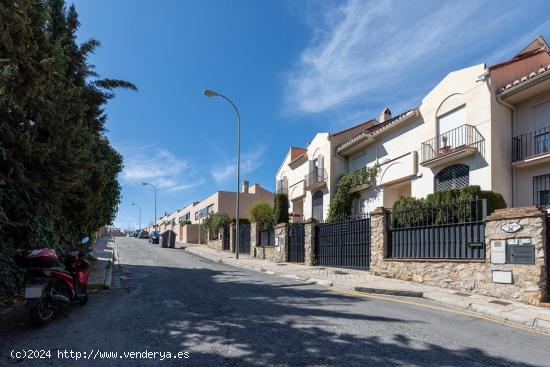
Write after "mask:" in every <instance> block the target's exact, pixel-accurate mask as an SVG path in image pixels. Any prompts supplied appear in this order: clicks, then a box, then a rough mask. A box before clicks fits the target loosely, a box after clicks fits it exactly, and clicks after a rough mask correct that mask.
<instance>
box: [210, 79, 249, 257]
mask: <svg viewBox="0 0 550 367" xmlns="http://www.w3.org/2000/svg"><path fill="white" fill-rule="evenodd" d="M203 94H204V95H205V96H206V97H222V98H223V99H225V100H226V101H227V102H229V104H231V106H233V108H234V109H235V112H236V113H237V207H236V209H235V211H236V214H235V232H236V236H235V237H236V240H235V242H236V243H235V259H238V258H239V237H240V236H239V192H240V191H241V115H240V114H239V110H238V109H237V106H235V103H233V101H232V100H230V99H229V98H228V97H226V96H224V95H223V94H220V93H218V92H214V91H213V90H210V89H205V90H204V91H203Z"/></svg>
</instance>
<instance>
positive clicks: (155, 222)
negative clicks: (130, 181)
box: [142, 182, 157, 229]
mask: <svg viewBox="0 0 550 367" xmlns="http://www.w3.org/2000/svg"><path fill="white" fill-rule="evenodd" d="M142 185H143V186H152V187H153V189H155V218H154V220H153V228H154V229H157V187H156V186H155V185H153V184H151V183H148V182H143V183H142Z"/></svg>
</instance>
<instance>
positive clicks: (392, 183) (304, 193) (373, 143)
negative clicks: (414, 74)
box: [276, 36, 550, 221]
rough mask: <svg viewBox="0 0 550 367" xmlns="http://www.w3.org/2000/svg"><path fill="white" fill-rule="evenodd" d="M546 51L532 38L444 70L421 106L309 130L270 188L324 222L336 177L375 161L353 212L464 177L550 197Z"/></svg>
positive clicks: (513, 198)
mask: <svg viewBox="0 0 550 367" xmlns="http://www.w3.org/2000/svg"><path fill="white" fill-rule="evenodd" d="M549 51H550V49H549V47H548V44H547V43H546V42H545V40H544V38H543V37H542V36H541V37H538V38H537V39H535V40H534V41H533V42H531V43H530V44H529V45H528V46H527V47H526V48H525V49H523V50H521V51H520V52H519V53H518V54H517V55H515V56H514V57H512V58H511V59H509V60H506V61H505V62H502V63H499V64H496V65H492V66H486V65H485V64H479V65H474V66H470V67H467V68H464V69H461V70H456V71H453V72H451V73H449V74H448V75H447V76H446V77H445V78H444V79H443V80H441V81H440V82H439V83H438V84H437V85H436V86H435V87H434V88H433V89H432V90H431V91H430V92H429V93H428V94H427V95H426V96H424V98H423V99H422V103H421V104H420V106H416V107H413V108H411V109H410V110H407V111H404V112H402V113H399V114H398V115H393V114H392V112H391V111H390V109H389V108H385V109H384V110H383V111H382V112H381V114H380V116H379V118H378V119H370V120H368V121H365V122H362V123H360V124H358V125H356V126H353V127H350V128H348V129H346V130H343V131H339V132H336V133H328V132H321V133H318V134H316V135H315V137H314V138H313V139H312V140H311V142H310V143H309V144H308V145H307V146H306V147H292V148H290V149H289V150H288V153H287V154H286V156H285V158H284V160H283V162H282V164H281V166H280V168H279V170H278V171H277V174H276V191H277V192H284V193H287V194H288V196H289V199H290V212H291V216H292V217H293V218H303V219H308V218H315V219H317V220H318V221H323V220H325V219H326V218H327V214H328V210H329V204H330V200H331V198H332V197H333V195H334V193H335V189H336V184H337V182H338V180H339V179H340V178H341V177H342V176H344V175H346V174H347V173H350V172H353V171H355V170H357V169H360V168H362V167H368V166H373V165H378V166H379V167H380V170H379V174H378V177H377V178H376V182H375V184H374V185H364V186H363V187H359V188H356V192H357V195H355V196H356V197H357V198H356V199H355V200H354V203H353V211H354V214H362V213H369V212H371V211H373V210H374V209H375V208H377V207H380V206H384V207H391V206H392V205H393V203H394V202H395V201H396V200H397V199H399V198H400V197H403V196H413V197H425V196H426V195H428V194H430V193H433V192H435V191H439V190H446V189H450V188H460V187H463V186H467V185H479V186H480V187H481V188H482V189H483V190H492V191H494V192H498V193H501V194H502V195H503V197H504V199H505V201H506V203H507V204H508V206H511V207H517V206H525V205H533V204H534V205H539V206H544V205H548V204H550V164H549V163H550V54H549ZM404 87H405V86H404Z"/></svg>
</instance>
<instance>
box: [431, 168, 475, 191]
mask: <svg viewBox="0 0 550 367" xmlns="http://www.w3.org/2000/svg"><path fill="white" fill-rule="evenodd" d="M469 184H470V168H469V167H468V166H466V165H464V164H455V165H453V166H449V167H447V168H444V169H442V170H441V171H439V173H438V174H437V175H435V177H434V191H443V190H451V189H459V188H461V187H464V186H468V185H469Z"/></svg>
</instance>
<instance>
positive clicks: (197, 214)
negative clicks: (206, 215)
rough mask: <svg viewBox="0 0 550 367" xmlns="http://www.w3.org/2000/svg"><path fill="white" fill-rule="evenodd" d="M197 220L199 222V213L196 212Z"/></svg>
mask: <svg viewBox="0 0 550 367" xmlns="http://www.w3.org/2000/svg"><path fill="white" fill-rule="evenodd" d="M195 220H199V212H195Z"/></svg>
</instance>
